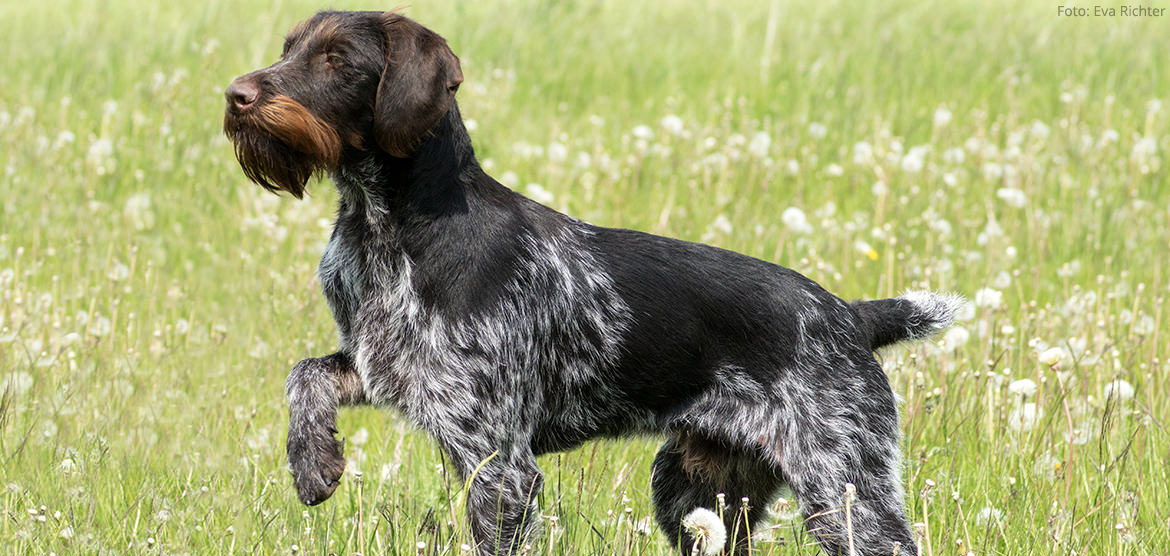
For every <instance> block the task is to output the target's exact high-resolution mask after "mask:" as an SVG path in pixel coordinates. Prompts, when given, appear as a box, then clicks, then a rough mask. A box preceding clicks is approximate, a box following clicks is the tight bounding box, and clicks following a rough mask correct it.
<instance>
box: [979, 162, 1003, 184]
mask: <svg viewBox="0 0 1170 556" xmlns="http://www.w3.org/2000/svg"><path fill="white" fill-rule="evenodd" d="M983 177H984V178H985V179H986V180H987V181H999V179H1000V178H1002V177H1003V166H1002V165H1000V164H997V163H995V162H988V163H987V164H984V165H983Z"/></svg>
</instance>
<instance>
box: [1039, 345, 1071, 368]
mask: <svg viewBox="0 0 1170 556" xmlns="http://www.w3.org/2000/svg"><path fill="white" fill-rule="evenodd" d="M1037 359H1038V360H1039V361H1040V364H1041V365H1046V366H1048V367H1056V366H1059V365H1062V364H1064V363H1067V362H1068V361H1069V360H1070V359H1071V357H1069V354H1068V350H1066V349H1064V348H1062V347H1052V348H1048V349H1046V350H1044V351H1042V352H1040V355H1039V356H1038V357H1037Z"/></svg>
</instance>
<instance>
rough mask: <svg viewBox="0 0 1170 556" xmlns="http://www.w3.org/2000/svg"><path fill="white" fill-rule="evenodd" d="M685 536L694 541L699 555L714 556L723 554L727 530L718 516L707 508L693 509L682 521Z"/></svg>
mask: <svg viewBox="0 0 1170 556" xmlns="http://www.w3.org/2000/svg"><path fill="white" fill-rule="evenodd" d="M682 526H683V528H684V529H686V531H687V534H688V535H690V536H691V538H692V539H694V540H695V547H696V548H697V549H698V550H699V554H703V555H704V556H715V555H716V554H719V553H720V552H723V546H724V545H725V544H726V543H727V528H726V527H724V525H723V520H722V519H719V515H718V514H716V513H715V512H713V511H711V510H708V509H707V508H695V509H694V510H693V511H691V513H689V514H687V515H686V517H684V518H683V520H682Z"/></svg>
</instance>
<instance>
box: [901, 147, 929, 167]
mask: <svg viewBox="0 0 1170 556" xmlns="http://www.w3.org/2000/svg"><path fill="white" fill-rule="evenodd" d="M928 150H929V149H928V148H927V147H925V146H923V145H919V146H917V147H911V148H910V152H908V153H906V156H904V157H902V170H905V171H906V172H909V173H911V174H917V173H918V172H921V171H922V168H923V167H924V166H925V165H926V153H927V151H928Z"/></svg>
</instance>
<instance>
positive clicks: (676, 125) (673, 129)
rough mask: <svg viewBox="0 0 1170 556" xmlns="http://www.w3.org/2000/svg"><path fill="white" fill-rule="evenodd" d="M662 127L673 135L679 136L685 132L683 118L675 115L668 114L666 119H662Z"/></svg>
mask: <svg viewBox="0 0 1170 556" xmlns="http://www.w3.org/2000/svg"><path fill="white" fill-rule="evenodd" d="M661 125H662V129H665V130H666V131H667V133H670V134H671V135H678V134H680V133H682V131H683V121H682V118H680V117H678V116H675V115H674V114H668V115H667V116H666V117H664V118H662V122H661Z"/></svg>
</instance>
